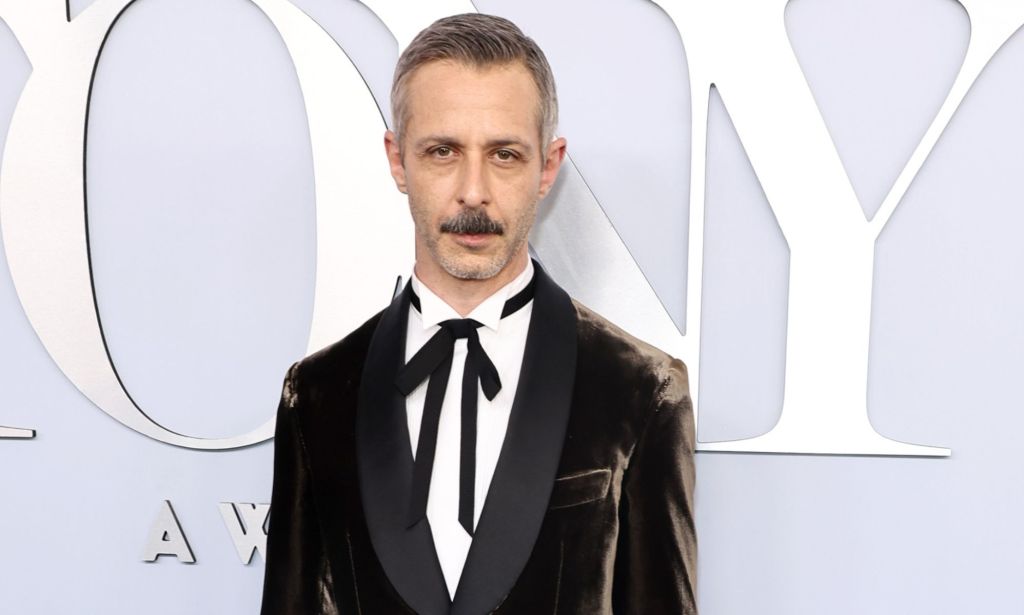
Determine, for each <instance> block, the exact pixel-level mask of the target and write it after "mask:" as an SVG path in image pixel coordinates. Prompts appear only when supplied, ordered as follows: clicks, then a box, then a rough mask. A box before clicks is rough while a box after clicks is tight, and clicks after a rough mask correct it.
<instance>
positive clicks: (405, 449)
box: [356, 286, 451, 615]
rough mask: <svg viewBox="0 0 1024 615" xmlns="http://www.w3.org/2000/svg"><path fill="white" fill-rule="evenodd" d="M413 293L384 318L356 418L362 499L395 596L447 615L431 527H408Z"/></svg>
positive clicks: (427, 612)
mask: <svg viewBox="0 0 1024 615" xmlns="http://www.w3.org/2000/svg"><path fill="white" fill-rule="evenodd" d="M410 292H411V291H410V289H409V287H408V286H407V287H406V289H405V291H404V292H402V293H401V294H400V295H399V296H398V297H396V298H395V300H394V301H393V302H392V303H391V306H390V307H388V309H387V310H385V311H384V314H383V315H382V316H381V320H380V324H378V325H377V330H376V331H375V332H374V334H373V339H372V340H371V341H370V348H369V351H368V352H367V355H366V363H365V366H364V368H363V376H362V380H361V381H360V384H359V408H358V411H357V413H356V455H357V457H356V459H357V466H358V468H359V491H360V493H361V494H362V498H363V512H364V513H365V515H366V526H367V529H368V530H369V533H370V541H371V543H372V544H373V549H374V551H376V553H377V558H378V559H379V560H380V563H381V566H383V568H384V572H385V573H386V574H387V577H388V580H390V581H391V584H392V585H393V586H394V588H395V590H397V591H398V593H399V594H400V595H401V596H402V598H403V599H404V600H405V602H406V603H407V604H408V605H409V606H410V607H412V608H413V609H414V610H415V611H416V612H417V613H419V614H420V615H447V613H448V612H449V610H450V608H451V601H450V599H449V596H448V590H447V587H446V585H445V582H444V575H443V573H442V572H441V565H440V563H439V562H438V559H437V553H436V552H435V550H434V540H433V537H432V536H431V534H430V526H429V525H428V523H427V521H426V520H425V519H424V520H422V521H420V522H419V523H417V524H416V525H414V526H413V527H411V528H407V527H406V526H407V525H408V512H409V497H410V496H409V493H410V490H411V488H412V468H413V457H412V446H411V444H410V441H409V428H408V423H407V422H406V412H405V397H404V396H402V394H401V393H400V392H399V391H398V388H397V387H396V386H395V378H396V376H397V375H398V371H399V369H400V368H401V367H402V365H403V363H404V362H405V331H406V327H407V322H408V314H409V296H410Z"/></svg>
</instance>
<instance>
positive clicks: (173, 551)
mask: <svg viewBox="0 0 1024 615" xmlns="http://www.w3.org/2000/svg"><path fill="white" fill-rule="evenodd" d="M161 555H172V556H174V557H176V558H178V561H180V562H182V563H184V564H194V563H196V558H195V555H194V554H193V553H192V547H190V546H189V544H188V539H187V538H185V532H184V531H182V529H181V524H180V523H178V517H177V515H175V514H174V507H172V506H171V502H170V500H164V503H163V505H162V506H161V507H160V512H159V513H157V517H156V521H154V522H153V526H152V527H151V528H150V530H149V537H148V538H147V539H146V546H145V548H144V549H143V551H142V561H144V562H155V561H156V560H157V558H158V557H160V556H161Z"/></svg>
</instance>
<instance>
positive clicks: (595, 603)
mask: <svg viewBox="0 0 1024 615" xmlns="http://www.w3.org/2000/svg"><path fill="white" fill-rule="evenodd" d="M536 275H538V276H539V277H538V286H537V294H536V296H535V300H534V308H533V315H532V317H531V325H530V332H529V336H528V340H527V349H526V354H525V357H524V369H523V375H522V376H521V379H520V383H519V389H518V390H517V394H516V401H515V404H514V406H513V410H512V419H510V425H509V431H508V434H507V435H506V440H505V443H504V445H503V447H502V451H501V458H500V460H499V465H498V468H497V469H496V471H495V475H494V478H493V479H492V483H491V487H490V489H489V491H488V494H487V499H486V503H485V507H484V513H483V514H482V516H481V519H480V523H479V526H478V528H477V533H476V534H475V536H474V541H473V546H472V547H471V550H470V554H469V557H468V558H467V562H466V568H465V570H464V571H463V574H462V578H461V580H460V584H459V588H458V590H457V592H456V595H455V598H454V601H453V602H452V601H450V600H449V598H448V593H447V590H446V589H445V586H444V581H443V577H442V575H441V573H440V566H439V564H438V563H437V556H436V554H435V552H434V549H433V543H432V541H431V539H430V534H429V524H428V523H427V521H426V520H422V521H421V522H420V524H418V525H416V526H414V527H405V525H404V524H399V523H398V522H397V521H396V522H395V523H391V521H390V519H391V518H392V516H393V515H392V513H394V515H400V516H401V517H402V518H403V519H407V516H406V515H405V513H406V512H407V499H406V498H405V493H404V492H405V490H407V489H408V482H409V481H411V476H409V477H405V476H404V473H405V472H406V471H407V469H408V468H411V465H408V464H410V463H411V451H410V450H409V449H410V444H409V439H408V431H407V430H406V428H405V415H404V405H402V404H401V403H400V402H401V401H402V399H403V398H401V396H398V395H396V393H395V392H394V384H393V382H394V380H393V377H392V375H393V373H394V372H395V371H397V369H398V368H399V367H400V359H398V360H396V355H401V354H402V353H401V352H399V350H403V351H404V335H405V333H404V332H405V326H406V319H405V316H406V314H407V310H408V299H407V297H406V294H407V293H403V294H401V295H399V297H398V298H396V300H395V302H394V303H392V305H391V306H390V307H389V308H388V309H386V310H385V311H384V312H382V313H381V314H378V315H377V316H375V317H373V318H372V319H370V320H369V321H368V322H366V323H365V324H364V325H362V326H361V327H360V328H359V329H357V330H356V331H354V332H353V333H351V334H350V335H348V336H347V337H346V338H345V339H343V340H342V341H340V342H338V343H336V344H334V345H332V346H329V347H328V348H326V349H324V350H322V351H320V352H318V353H316V354H314V355H311V356H310V357H307V358H306V359H304V360H302V361H300V362H299V363H297V364H295V365H294V366H292V368H291V370H290V371H289V372H288V376H287V378H286V380H285V385H284V391H283V394H282V398H281V405H280V408H279V410H278V418H277V437H276V441H275V455H274V487H273V497H272V508H271V518H270V528H269V535H268V544H267V562H266V576H265V582H264V593H263V608H262V613H263V615H279V614H293V615H300V614H301V615H307V614H308V615H313V614H325V615H326V614H342V615H344V614H349V613H351V614H363V615H391V614H402V615H408V614H412V613H419V614H420V615H482V614H484V613H494V614H497V615H535V614H541V613H544V614H547V613H553V614H559V613H561V614H574V615H575V614H588V615H589V614H595V615H604V614H613V613H614V614H645V615H659V614H666V615H667V614H677V613H679V614H691V613H696V612H697V610H696V600H695V597H694V591H695V588H696V578H695V572H696V553H697V551H696V537H695V531H694V520H693V499H692V496H693V487H694V465H693V451H694V424H693V413H692V407H691V402H690V398H689V394H688V386H687V375H686V368H685V367H684V365H683V364H682V363H681V362H680V361H678V360H676V359H672V358H671V357H669V356H667V355H665V354H664V353H662V352H661V351H659V350H657V349H655V348H653V347H651V346H649V345H647V344H644V343H642V342H640V341H638V340H636V339H635V338H633V337H631V336H629V335H628V334H626V333H625V332H623V331H622V330H620V329H618V328H617V327H615V326H614V325H612V324H611V323H609V322H608V321H606V320H604V319H603V318H601V317H600V316H598V315H597V314H595V313H593V312H592V311H590V310H589V309H587V308H586V307H584V306H582V305H580V304H578V303H576V302H574V301H572V300H570V299H569V298H568V296H567V295H565V293H564V292H563V291H562V290H561V289H560V288H558V287H557V286H556V285H555V284H554V283H553V282H551V280H550V278H548V277H547V276H546V275H545V274H544V273H543V270H542V269H540V268H539V267H537V273H536ZM535 325H536V326H535ZM388 432H393V433H388ZM403 438H404V441H403ZM360 440H362V441H360ZM399 509H400V510H399Z"/></svg>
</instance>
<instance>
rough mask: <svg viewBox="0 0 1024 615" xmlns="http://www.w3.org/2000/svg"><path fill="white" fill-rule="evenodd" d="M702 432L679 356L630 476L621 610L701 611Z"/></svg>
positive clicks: (618, 587)
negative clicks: (698, 485)
mask: <svg viewBox="0 0 1024 615" xmlns="http://www.w3.org/2000/svg"><path fill="white" fill-rule="evenodd" d="M694 432H695V426H694V422H693V406H692V403H691V401H690V394H689V386H688V384H687V376H686V367H685V366H684V365H683V364H682V362H681V361H679V360H673V361H672V363H671V364H670V365H669V369H668V374H667V375H666V377H665V378H664V379H663V380H662V383H661V386H660V388H659V390H658V392H657V393H656V395H655V397H654V399H653V400H652V404H651V409H650V410H649V412H648V416H647V419H646V423H645V425H644V427H643V430H642V432H641V435H640V437H639V439H638V441H637V443H636V445H635V446H634V448H633V451H632V455H631V456H630V460H629V465H628V466H627V468H626V470H625V475H624V476H623V484H622V496H621V502H620V509H619V522H620V525H619V537H618V545H617V550H616V557H615V580H614V584H613V592H612V600H613V604H614V611H615V613H616V614H634V613H635V614H641V613H643V614H648V615H650V614H652V613H658V614H664V615H675V614H677V613H679V614H685V615H691V614H696V613H697V602H696V585H697V578H696V567H697V537H696V532H695V530H694V517H693V512H694V510H693V488H694V482H695V471H694V462H693V452H694V447H695V433H694Z"/></svg>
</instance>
